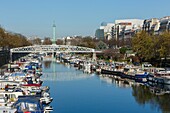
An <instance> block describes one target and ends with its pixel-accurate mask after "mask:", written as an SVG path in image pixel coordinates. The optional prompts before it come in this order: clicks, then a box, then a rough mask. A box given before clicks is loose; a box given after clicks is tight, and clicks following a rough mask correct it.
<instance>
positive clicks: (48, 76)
mask: <svg viewBox="0 0 170 113" xmlns="http://www.w3.org/2000/svg"><path fill="white" fill-rule="evenodd" d="M54 63H56V62H52V61H45V62H44V68H45V69H46V70H48V69H50V70H49V71H45V72H44V73H43V78H42V80H46V81H71V80H80V79H87V78H90V77H92V76H94V74H91V75H89V74H87V73H83V72H82V71H79V70H75V69H74V68H73V70H72V71H71V70H69V71H66V70H65V71H62V69H60V68H59V67H56V65H52V64H54ZM63 66H65V67H67V68H71V67H70V66H69V65H63Z"/></svg>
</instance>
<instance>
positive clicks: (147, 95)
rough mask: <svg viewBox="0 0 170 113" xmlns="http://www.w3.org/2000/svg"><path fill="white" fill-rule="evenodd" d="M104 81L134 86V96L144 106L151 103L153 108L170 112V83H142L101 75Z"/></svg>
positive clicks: (127, 86) (125, 86)
mask: <svg viewBox="0 0 170 113" xmlns="http://www.w3.org/2000/svg"><path fill="white" fill-rule="evenodd" d="M100 79H101V80H102V81H105V82H107V83H108V84H111V83H112V84H114V85H116V86H117V87H120V88H122V87H123V88H130V87H131V88H132V96H133V97H134V98H135V100H136V102H137V103H138V104H139V105H141V106H143V105H146V104H150V106H151V108H152V109H159V110H161V111H162V113H170V85H163V84H151V83H148V84H141V83H136V82H134V81H130V80H118V79H113V78H109V77H105V76H100Z"/></svg>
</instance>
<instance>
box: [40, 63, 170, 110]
mask: <svg viewBox="0 0 170 113" xmlns="http://www.w3.org/2000/svg"><path fill="white" fill-rule="evenodd" d="M43 68H44V70H43V71H44V74H43V77H42V79H43V80H44V82H45V85H48V86H50V88H51V95H52V97H54V100H53V103H52V104H53V105H52V106H53V107H54V113H56V112H58V113H137V112H138V113H170V94H169V93H170V86H169V85H158V84H150V83H149V84H141V83H136V82H134V81H129V80H120V79H118V78H109V77H106V76H104V75H95V76H94V74H85V73H83V72H82V71H80V70H77V69H75V68H73V67H70V66H69V65H61V64H57V63H55V62H48V63H44V65H43ZM55 81H58V82H55ZM65 81H67V82H65ZM122 108H123V109H122Z"/></svg>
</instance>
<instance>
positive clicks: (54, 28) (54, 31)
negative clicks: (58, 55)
mask: <svg viewBox="0 0 170 113" xmlns="http://www.w3.org/2000/svg"><path fill="white" fill-rule="evenodd" d="M52 43H53V45H56V25H55V23H54V24H53V41H52Z"/></svg>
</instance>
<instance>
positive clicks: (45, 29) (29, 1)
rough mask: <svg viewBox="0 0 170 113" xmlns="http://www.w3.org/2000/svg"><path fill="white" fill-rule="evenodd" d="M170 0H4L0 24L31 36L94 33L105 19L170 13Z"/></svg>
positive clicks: (86, 34)
mask: <svg viewBox="0 0 170 113" xmlns="http://www.w3.org/2000/svg"><path fill="white" fill-rule="evenodd" d="M169 4H170V0H0V25H1V26H2V27H3V28H5V29H6V30H8V31H11V32H15V33H21V34H23V35H25V36H27V37H35V36H37V37H40V38H44V37H52V25H53V22H54V21H55V24H56V35H57V38H60V37H65V36H74V35H82V36H94V34H95V30H96V29H97V28H99V26H100V25H101V23H102V22H114V21H115V20H116V19H131V18H136V19H149V18H161V17H164V16H170V10H169Z"/></svg>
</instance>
